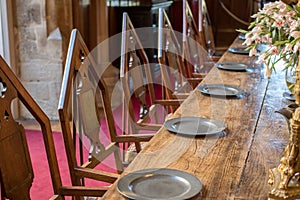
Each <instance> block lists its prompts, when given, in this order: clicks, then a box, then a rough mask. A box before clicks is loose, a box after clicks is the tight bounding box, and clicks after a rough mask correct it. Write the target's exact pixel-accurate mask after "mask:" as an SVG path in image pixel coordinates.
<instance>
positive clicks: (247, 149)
mask: <svg viewBox="0 0 300 200" xmlns="http://www.w3.org/2000/svg"><path fill="white" fill-rule="evenodd" d="M238 45H241V42H240V41H238V40H236V41H235V42H234V43H233V45H232V46H238ZM223 61H239V62H245V63H248V64H250V65H251V66H252V65H253V66H252V67H253V69H252V70H251V71H248V72H229V71H224V70H219V69H217V68H213V69H212V70H211V72H210V73H209V74H208V75H207V76H206V78H205V79H204V83H220V84H223V83H224V84H230V85H233V86H238V87H241V88H244V89H245V90H246V91H247V95H245V96H244V97H242V98H238V99H237V98H213V97H210V96H206V95H203V94H201V93H200V92H199V91H198V90H197V89H195V90H194V91H193V93H191V95H190V96H189V97H188V98H187V99H186V101H184V102H183V104H182V105H181V106H180V107H179V109H178V110H177V111H176V112H175V113H174V115H173V116H172V117H179V116H204V117H209V118H213V119H217V120H220V121H222V122H224V123H225V124H226V125H227V130H226V134H225V135H214V136H210V137H208V136H206V137H195V138H191V137H183V136H179V135H176V134H173V133H170V132H168V131H167V130H166V129H165V128H161V129H160V130H159V131H158V132H157V134H156V135H155V136H154V137H153V139H152V140H151V141H150V142H149V144H148V145H147V146H146V147H145V148H144V149H143V151H142V152H141V153H140V154H139V155H138V156H137V157H136V159H135V160H134V161H133V162H132V163H131V164H130V165H129V166H128V168H127V169H126V171H125V172H124V174H126V173H129V172H132V171H135V170H140V169H145V168H172V169H179V170H182V171H186V172H189V173H191V174H193V175H195V176H197V177H198V178H199V179H200V180H201V181H202V183H203V185H204V188H203V191H202V195H199V196H197V197H195V199H235V198H236V199H253V198H254V199H256V198H257V199H266V198H267V195H268V185H267V180H268V170H269V169H270V168H272V167H275V166H276V165H277V164H278V162H279V159H280V156H281V153H282V150H283V148H284V147H285V144H286V140H287V138H288V134H287V133H286V131H284V130H285V128H286V125H285V120H284V118H283V117H281V116H280V115H279V114H275V113H274V111H275V110H277V109H280V108H281V107H284V106H285V102H282V92H283V91H284V87H285V86H284V84H283V83H280V84H278V83H279V82H281V79H282V77H280V75H279V74H278V76H276V77H275V78H274V80H273V79H271V80H270V81H269V80H268V79H266V78H265V77H264V72H263V71H264V68H261V65H259V64H255V63H254V60H253V59H252V58H249V57H248V56H247V55H246V56H245V55H236V54H231V53H229V52H226V53H225V54H224V55H223V57H222V58H221V59H220V62H223ZM201 84H202V83H201ZM283 129H284V130H283ZM104 199H124V198H123V197H122V196H121V195H120V194H119V192H118V191H117V190H116V184H114V185H113V187H112V188H111V189H110V190H109V191H108V192H107V193H106V194H105V196H104Z"/></svg>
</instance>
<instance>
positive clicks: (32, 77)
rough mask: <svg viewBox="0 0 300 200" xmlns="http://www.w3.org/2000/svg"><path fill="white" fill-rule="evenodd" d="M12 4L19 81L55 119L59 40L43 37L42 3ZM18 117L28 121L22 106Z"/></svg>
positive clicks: (25, 0) (36, 0)
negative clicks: (13, 8) (13, 7)
mask: <svg viewBox="0 0 300 200" xmlns="http://www.w3.org/2000/svg"><path fill="white" fill-rule="evenodd" d="M15 5H16V9H15V12H16V15H15V16H16V21H15V26H16V27H15V29H14V31H16V34H17V41H16V47H17V55H18V56H17V57H18V62H17V63H18V64H17V67H18V70H19V73H20V74H19V76H20V79H21V81H22V83H23V84H24V86H25V87H26V89H27V90H28V91H29V93H30V94H31V95H32V96H33V98H34V99H35V100H36V101H37V103H38V104H39V105H40V107H41V108H42V109H43V110H44V112H45V113H46V114H47V115H48V117H49V118H50V119H58V114H57V105H58V99H59V93H60V86H61V80H62V69H63V67H62V41H61V39H59V37H56V39H49V38H48V37H47V26H46V17H45V0H16V4H15ZM20 117H23V118H31V116H30V115H29V114H28V112H26V109H23V108H22V107H21V108H20Z"/></svg>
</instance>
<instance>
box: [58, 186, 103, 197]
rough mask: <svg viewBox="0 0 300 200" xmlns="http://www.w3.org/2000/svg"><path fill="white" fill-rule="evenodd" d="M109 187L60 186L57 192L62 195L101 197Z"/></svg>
mask: <svg viewBox="0 0 300 200" xmlns="http://www.w3.org/2000/svg"><path fill="white" fill-rule="evenodd" d="M108 189H109V187H107V186H101V187H86V186H62V187H61V188H60V189H59V193H60V194H61V195H62V196H94V197H101V196H103V195H104V194H105V192H106V191H107V190H108Z"/></svg>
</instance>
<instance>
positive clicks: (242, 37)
mask: <svg viewBox="0 0 300 200" xmlns="http://www.w3.org/2000/svg"><path fill="white" fill-rule="evenodd" d="M238 37H239V39H240V40H246V35H245V34H242V33H240V34H239V36H238Z"/></svg>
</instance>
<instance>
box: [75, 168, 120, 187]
mask: <svg viewBox="0 0 300 200" xmlns="http://www.w3.org/2000/svg"><path fill="white" fill-rule="evenodd" d="M75 174H76V175H77V176H78V177H80V178H90V179H93V180H98V181H105V182H108V183H114V182H115V181H116V180H117V179H118V178H119V177H120V176H119V175H118V174H114V173H110V172H105V171H99V170H95V169H90V168H83V167H76V168H75Z"/></svg>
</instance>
